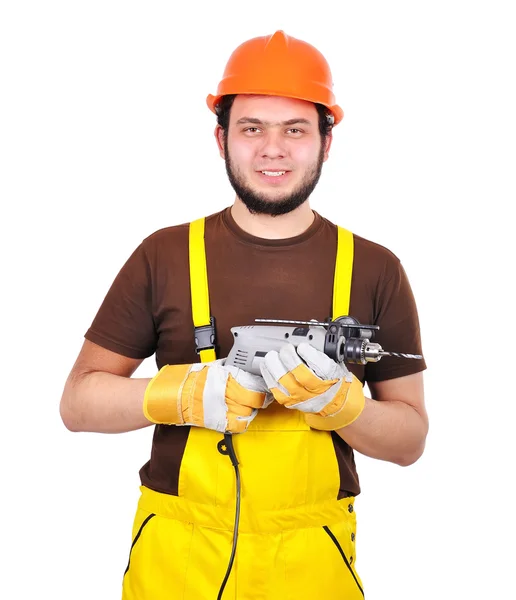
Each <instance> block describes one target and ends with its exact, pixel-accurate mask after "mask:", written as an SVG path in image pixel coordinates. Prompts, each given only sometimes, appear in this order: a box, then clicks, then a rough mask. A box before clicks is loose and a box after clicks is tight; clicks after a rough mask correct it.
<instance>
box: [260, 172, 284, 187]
mask: <svg viewBox="0 0 516 600" xmlns="http://www.w3.org/2000/svg"><path fill="white" fill-rule="evenodd" d="M257 173H258V177H259V178H260V179H261V180H262V181H264V182H266V183H270V184H273V185H277V184H279V183H282V182H284V181H285V180H286V179H287V178H288V176H289V175H290V173H291V171H257Z"/></svg>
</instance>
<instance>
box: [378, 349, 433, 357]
mask: <svg viewBox="0 0 516 600" xmlns="http://www.w3.org/2000/svg"><path fill="white" fill-rule="evenodd" d="M378 354H379V355H380V356H394V357H396V358H415V359H421V358H423V357H422V356H421V354H405V353H404V352H385V351H383V350H382V352H379V353H378Z"/></svg>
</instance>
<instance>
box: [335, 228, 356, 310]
mask: <svg viewBox="0 0 516 600" xmlns="http://www.w3.org/2000/svg"><path fill="white" fill-rule="evenodd" d="M337 230H338V237H337V259H336V261H335V278H334V280H333V317H332V318H333V320H335V319H337V318H338V317H343V316H347V315H349V298H350V296H351V276H352V273H353V234H352V233H351V231H348V230H347V229H343V228H342V227H338V228H337Z"/></svg>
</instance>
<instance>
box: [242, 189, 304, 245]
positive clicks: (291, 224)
mask: <svg viewBox="0 0 516 600" xmlns="http://www.w3.org/2000/svg"><path fill="white" fill-rule="evenodd" d="M231 215H232V216H233V219H235V223H236V224H237V225H238V226H239V227H240V228H241V229H243V230H244V231H245V232H247V233H250V234H251V235H254V236H256V237H260V238H264V239H267V240H279V239H285V238H290V237H295V236H296V235H301V234H302V233H303V232H304V231H306V230H307V229H308V228H309V227H310V225H311V224H312V223H313V220H314V213H313V211H312V209H311V208H310V205H309V203H308V200H306V201H305V202H303V204H301V206H298V207H297V208H296V209H295V210H293V211H291V212H289V213H287V214H286V215H278V216H271V215H256V214H253V213H250V212H249V210H248V208H247V206H246V205H245V204H244V203H243V202H242V200H240V198H238V197H237V198H236V199H235V202H234V204H233V206H232V207H231Z"/></svg>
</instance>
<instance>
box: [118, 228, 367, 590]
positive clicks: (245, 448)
mask: <svg viewBox="0 0 516 600" xmlns="http://www.w3.org/2000/svg"><path fill="white" fill-rule="evenodd" d="M352 265H353V236H352V234H351V233H350V232H348V231H346V230H343V229H341V228H339V233H338V251H337V261H336V268H335V284H334V297H333V317H334V318H335V317H337V316H341V315H347V314H348V308H349V296H350V288H351V271H352ZM190 275H191V287H192V308H193V315H194V324H195V326H200V325H206V324H208V323H209V320H210V310H209V297H208V279H207V274H206V257H205V251H204V220H203V219H199V220H198V221H194V222H193V223H192V224H191V226H190ZM214 359H215V354H214V351H213V350H206V351H202V352H201V360H202V361H203V362H206V361H210V360H214ZM222 437H223V436H222V434H221V433H218V432H216V431H212V430H209V429H204V428H197V427H192V428H191V430H190V433H189V437H188V442H187V444H186V448H185V452H184V456H183V460H182V464H181V471H180V475H179V495H178V496H172V495H169V494H162V493H159V492H155V491H153V490H150V489H148V488H146V487H144V486H142V487H141V488H140V489H141V497H140V500H139V503H138V509H137V512H136V517H135V520H134V525H133V544H132V546H131V552H130V557H129V564H128V567H127V570H126V572H125V574H124V580H123V595H122V600H165V599H166V600H172V599H174V600H175V599H181V600H217V598H218V594H219V590H220V587H221V584H222V581H223V579H224V576H225V574H226V570H227V567H228V564H229V560H230V555H231V550H232V543H233V528H234V522H235V502H236V481H235V471H234V468H233V466H232V464H231V461H230V459H229V457H228V456H224V455H222V454H221V453H220V452H219V451H218V449H217V444H218V442H219V441H220V440H221V439H222ZM233 444H234V448H235V452H236V455H237V458H238V461H239V468H240V477H241V512H240V521H239V527H238V542H237V549H236V557H235V562H234V564H233V567H232V570H231V574H230V576H229V579H228V580H227V583H226V586H225V589H224V592H223V595H222V598H223V600H308V599H310V600H337V599H338V600H362V598H363V591H362V583H361V581H360V578H359V576H358V574H357V573H356V571H355V568H354V565H355V560H356V558H355V530H356V520H355V512H354V509H353V504H354V498H343V499H341V500H336V498H337V495H338V491H339V482H340V476H339V469H338V464H337V459H336V457H335V453H334V449H333V442H332V439H331V434H330V433H329V432H326V431H317V430H315V429H310V427H308V425H306V423H305V420H304V416H303V413H301V412H300V411H296V410H289V409H286V408H283V407H282V406H281V405H279V404H278V403H277V402H273V403H272V404H271V405H270V406H269V407H268V408H267V409H265V410H260V411H259V412H258V415H257V416H256V418H255V419H254V420H253V421H252V422H251V423H250V425H249V428H248V430H247V431H246V432H245V433H243V434H240V435H234V436H233Z"/></svg>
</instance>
